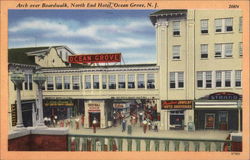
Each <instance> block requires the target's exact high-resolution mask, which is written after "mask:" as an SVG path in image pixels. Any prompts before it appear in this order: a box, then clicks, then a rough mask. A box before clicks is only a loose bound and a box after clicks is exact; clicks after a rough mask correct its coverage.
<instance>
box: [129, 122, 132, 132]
mask: <svg viewBox="0 0 250 160" xmlns="http://www.w3.org/2000/svg"><path fill="white" fill-rule="evenodd" d="M128 134H130V135H131V134H132V126H131V123H129V124H128Z"/></svg>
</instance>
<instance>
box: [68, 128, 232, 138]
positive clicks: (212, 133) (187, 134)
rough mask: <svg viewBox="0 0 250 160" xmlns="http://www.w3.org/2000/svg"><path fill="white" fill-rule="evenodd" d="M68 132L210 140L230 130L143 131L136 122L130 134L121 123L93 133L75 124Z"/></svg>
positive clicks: (225, 136)
mask: <svg viewBox="0 0 250 160" xmlns="http://www.w3.org/2000/svg"><path fill="white" fill-rule="evenodd" d="M69 133H70V134H80V135H107V136H133V137H163V138H182V139H203V140H204V139H208V140H209V139H211V140H225V139H226V138H227V137H228V135H229V133H230V131H221V130H196V131H185V130H167V131H166V130H159V131H158V132H156V131H154V130H148V129H147V132H146V133H143V128H142V127H140V126H139V125H138V124H137V125H136V126H132V134H131V135H129V134H128V133H127V128H126V131H125V132H122V127H121V125H119V126H117V127H110V128H97V129H96V133H93V129H92V128H82V126H80V128H79V129H76V128H75V126H73V127H72V128H71V127H69Z"/></svg>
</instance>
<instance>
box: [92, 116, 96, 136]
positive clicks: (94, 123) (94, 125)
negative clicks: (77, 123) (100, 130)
mask: <svg viewBox="0 0 250 160" xmlns="http://www.w3.org/2000/svg"><path fill="white" fill-rule="evenodd" d="M92 124H93V133H96V125H97V120H96V118H94V120H93V123H92Z"/></svg>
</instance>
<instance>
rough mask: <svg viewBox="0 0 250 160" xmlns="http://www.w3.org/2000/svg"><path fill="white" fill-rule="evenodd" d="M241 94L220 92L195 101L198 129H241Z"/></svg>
mask: <svg viewBox="0 0 250 160" xmlns="http://www.w3.org/2000/svg"><path fill="white" fill-rule="evenodd" d="M241 119H242V113H241V96H240V95H238V94H235V93H231V92H218V93H214V94H211V95H209V96H208V97H207V99H205V98H203V99H201V100H197V101H196V102H195V126H196V129H218V130H241V121H242V120H241Z"/></svg>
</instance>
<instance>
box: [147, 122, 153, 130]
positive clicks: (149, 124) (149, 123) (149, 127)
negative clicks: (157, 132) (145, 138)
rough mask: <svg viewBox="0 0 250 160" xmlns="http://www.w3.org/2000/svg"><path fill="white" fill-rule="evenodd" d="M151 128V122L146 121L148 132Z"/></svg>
mask: <svg viewBox="0 0 250 160" xmlns="http://www.w3.org/2000/svg"><path fill="white" fill-rule="evenodd" d="M151 128H152V123H151V121H150V120H149V121H148V130H149V131H150V130H151Z"/></svg>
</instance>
